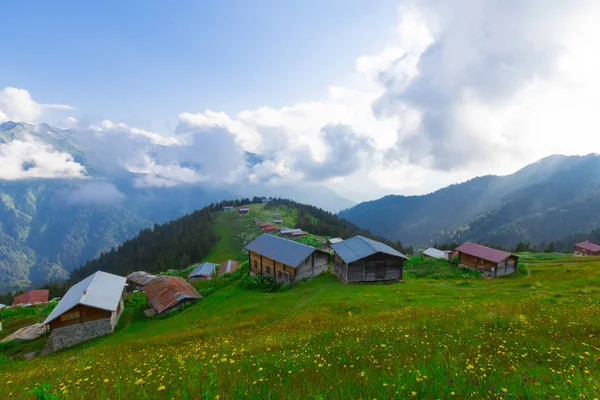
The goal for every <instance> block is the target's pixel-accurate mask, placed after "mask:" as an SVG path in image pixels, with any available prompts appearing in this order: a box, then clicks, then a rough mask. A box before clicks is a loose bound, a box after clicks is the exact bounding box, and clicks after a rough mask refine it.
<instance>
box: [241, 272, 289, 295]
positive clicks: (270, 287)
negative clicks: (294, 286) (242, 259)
mask: <svg viewBox="0 0 600 400" xmlns="http://www.w3.org/2000/svg"><path fill="white" fill-rule="evenodd" d="M240 287H241V288H242V289H247V290H257V291H260V292H265V293H274V292H282V291H285V290H288V289H290V287H291V286H290V285H289V284H282V283H280V282H277V281H276V280H274V279H273V278H270V277H268V276H264V275H250V274H247V275H244V276H243V277H242V279H241V280H240Z"/></svg>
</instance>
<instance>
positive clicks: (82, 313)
mask: <svg viewBox="0 0 600 400" xmlns="http://www.w3.org/2000/svg"><path fill="white" fill-rule="evenodd" d="M125 285H126V279H125V278H124V277H122V276H117V275H113V274H108V273H106V272H102V271H98V272H96V273H95V274H93V275H90V276H88V277H87V278H85V279H84V280H82V281H81V282H79V283H77V284H76V285H74V286H72V287H71V288H70V289H69V291H68V292H67V293H66V294H65V295H64V296H63V298H62V299H61V300H60V302H59V303H58V304H57V305H56V307H55V308H54V310H52V312H51V313H50V315H48V318H46V320H45V321H44V323H43V324H44V325H47V326H49V327H50V337H49V338H48V343H47V344H46V347H47V348H49V349H50V350H52V351H56V350H59V349H62V348H64V347H69V346H73V345H76V344H79V343H82V342H84V341H87V340H90V339H92V338H95V337H98V336H103V335H107V334H109V333H112V331H113V330H114V329H115V325H117V322H118V321H119V318H120V316H121V313H122V312H123V292H124V289H125Z"/></svg>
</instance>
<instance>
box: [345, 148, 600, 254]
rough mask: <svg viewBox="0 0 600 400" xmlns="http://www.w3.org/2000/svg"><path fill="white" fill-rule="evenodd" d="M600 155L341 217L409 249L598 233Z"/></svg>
mask: <svg viewBox="0 0 600 400" xmlns="http://www.w3.org/2000/svg"><path fill="white" fill-rule="evenodd" d="M599 211H600V156H598V155H595V154H594V155H588V156H583V157H579V156H574V157H568V156H551V157H547V158H544V159H542V160H540V161H538V162H536V163H534V164H531V165H529V166H527V167H525V168H523V169H521V170H519V171H517V172H516V173H514V174H512V175H508V176H502V177H500V176H485V177H479V178H475V179H472V180H470V181H467V182H465V183H461V184H456V185H451V186H449V187H447V188H444V189H441V190H438V191H436V192H434V193H431V194H427V195H423V196H386V197H383V198H381V199H379V200H374V201H370V202H365V203H361V204H359V205H357V206H355V207H353V208H350V209H347V210H344V211H342V212H340V214H339V215H340V216H341V217H343V218H346V219H348V220H350V221H352V222H354V223H355V224H357V225H359V226H361V227H364V228H366V229H369V230H371V231H372V232H374V233H376V234H379V235H382V236H385V237H387V238H389V239H392V240H402V241H403V242H405V243H407V244H411V245H427V244H429V243H433V242H435V241H438V242H439V241H452V240H455V241H458V242H460V241H465V240H474V241H481V242H487V243H493V244H497V245H502V246H505V247H509V248H510V247H514V246H515V245H516V244H517V243H518V242H530V243H532V244H535V243H540V242H543V241H550V240H553V239H556V238H559V237H563V236H565V235H569V234H573V233H579V232H586V231H589V230H591V229H593V228H597V227H600V212H599Z"/></svg>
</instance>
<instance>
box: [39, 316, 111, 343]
mask: <svg viewBox="0 0 600 400" xmlns="http://www.w3.org/2000/svg"><path fill="white" fill-rule="evenodd" d="M114 314H117V313H113V315H114ZM115 319H118V317H117V318H114V316H113V318H104V319H98V320H96V321H88V322H84V323H83V324H76V325H70V326H65V327H62V328H57V329H53V330H52V332H51V333H50V338H51V340H52V349H53V351H56V350H60V349H63V348H65V347H69V346H74V345H76V344H79V343H82V342H85V341H88V340H90V339H93V338H95V337H98V336H104V335H108V334H109V333H112V331H113V328H114V324H116V321H115Z"/></svg>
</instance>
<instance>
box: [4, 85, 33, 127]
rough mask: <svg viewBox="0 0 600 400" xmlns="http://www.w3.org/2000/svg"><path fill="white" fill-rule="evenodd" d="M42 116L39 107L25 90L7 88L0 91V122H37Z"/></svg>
mask: <svg viewBox="0 0 600 400" xmlns="http://www.w3.org/2000/svg"><path fill="white" fill-rule="evenodd" d="M41 114H42V109H41V107H40V105H39V104H38V103H37V102H36V101H34V100H33V99H32V98H31V95H30V94H29V92H28V91H27V90H25V89H18V88H14V87H7V88H5V89H3V90H0V122H3V121H9V120H10V121H25V122H33V121H37V120H38V119H39V118H40V115H41Z"/></svg>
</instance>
